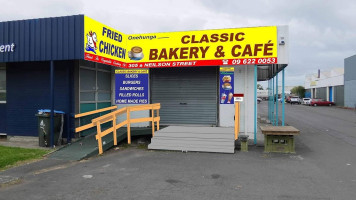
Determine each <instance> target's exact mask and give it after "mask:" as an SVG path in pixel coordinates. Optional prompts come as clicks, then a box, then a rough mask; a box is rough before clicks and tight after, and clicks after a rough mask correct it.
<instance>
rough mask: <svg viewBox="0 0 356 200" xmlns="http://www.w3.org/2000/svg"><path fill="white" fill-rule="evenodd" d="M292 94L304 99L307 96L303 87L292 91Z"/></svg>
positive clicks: (297, 87)
mask: <svg viewBox="0 0 356 200" xmlns="http://www.w3.org/2000/svg"><path fill="white" fill-rule="evenodd" d="M290 92H291V93H292V94H296V95H298V96H299V97H301V98H303V97H304V95H305V88H304V87H303V86H296V87H294V88H292V89H291V90H290Z"/></svg>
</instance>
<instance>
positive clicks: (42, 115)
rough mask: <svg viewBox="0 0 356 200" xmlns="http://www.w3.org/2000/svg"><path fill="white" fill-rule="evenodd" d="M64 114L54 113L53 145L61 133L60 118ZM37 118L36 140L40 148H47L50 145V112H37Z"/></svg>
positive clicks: (61, 123) (60, 112)
mask: <svg viewBox="0 0 356 200" xmlns="http://www.w3.org/2000/svg"><path fill="white" fill-rule="evenodd" d="M63 115H64V112H62V111H54V140H53V141H54V143H53V144H54V145H57V143H58V141H59V140H58V139H59V137H60V135H61V131H63V122H62V121H63V120H62V117H63ZM36 116H37V118H38V123H37V127H38V139H39V146H40V147H49V146H50V143H51V135H50V134H51V111H50V110H39V111H38V113H37V114H36Z"/></svg>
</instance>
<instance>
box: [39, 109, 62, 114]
mask: <svg viewBox="0 0 356 200" xmlns="http://www.w3.org/2000/svg"><path fill="white" fill-rule="evenodd" d="M50 112H51V110H50V109H40V110H38V114H42V113H50ZM54 113H55V114H65V112H63V111H58V110H54Z"/></svg>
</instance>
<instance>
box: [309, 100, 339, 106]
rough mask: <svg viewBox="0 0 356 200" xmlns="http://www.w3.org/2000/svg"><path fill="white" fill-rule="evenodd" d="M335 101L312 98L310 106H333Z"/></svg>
mask: <svg viewBox="0 0 356 200" xmlns="http://www.w3.org/2000/svg"><path fill="white" fill-rule="evenodd" d="M333 105H335V103H334V102H331V101H325V100H324V99H312V100H311V101H310V104H309V106H333Z"/></svg>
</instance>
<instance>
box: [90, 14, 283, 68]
mask: <svg viewBox="0 0 356 200" xmlns="http://www.w3.org/2000/svg"><path fill="white" fill-rule="evenodd" d="M84 17H85V18H84V49H85V53H84V59H85V60H90V61H94V62H99V63H103V64H107V65H112V66H116V67H122V68H159V67H195V66H217V65H218V66H219V65H257V64H276V63H277V47H278V44H277V27H276V26H268V27H254V28H233V29H217V30H201V31H182V32H167V33H147V34H133V35H126V34H124V33H121V32H120V31H117V30H115V29H113V28H110V27H108V26H106V25H104V24H102V23H100V22H97V21H95V20H93V19H91V18H89V17H87V16H84Z"/></svg>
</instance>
